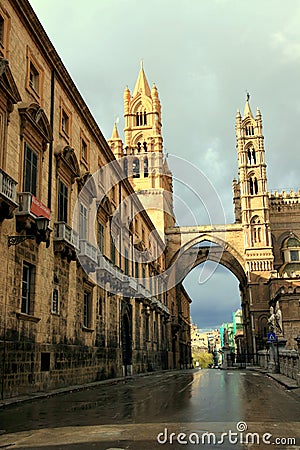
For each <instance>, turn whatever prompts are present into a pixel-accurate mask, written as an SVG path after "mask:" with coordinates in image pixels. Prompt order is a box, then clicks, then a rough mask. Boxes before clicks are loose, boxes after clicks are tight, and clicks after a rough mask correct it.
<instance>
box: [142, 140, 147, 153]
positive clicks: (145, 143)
mask: <svg viewBox="0 0 300 450" xmlns="http://www.w3.org/2000/svg"><path fill="white" fill-rule="evenodd" d="M143 148H144V152H145V153H147V142H143Z"/></svg>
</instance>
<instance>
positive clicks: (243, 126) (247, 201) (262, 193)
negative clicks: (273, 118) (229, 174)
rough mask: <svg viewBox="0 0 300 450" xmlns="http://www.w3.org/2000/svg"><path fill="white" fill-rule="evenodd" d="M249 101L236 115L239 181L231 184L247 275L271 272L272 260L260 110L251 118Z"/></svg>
mask: <svg viewBox="0 0 300 450" xmlns="http://www.w3.org/2000/svg"><path fill="white" fill-rule="evenodd" d="M249 97H250V96H249V94H247V100H246V104H245V109H244V115H243V117H242V116H241V114H240V112H239V111H238V112H237V115H236V139H237V152H238V181H236V180H234V182H233V191H234V203H235V214H236V222H241V224H242V227H243V232H244V246H245V257H246V262H247V272H248V274H249V273H251V272H270V271H271V270H273V260H274V257H273V253H272V242H271V230H270V210H269V193H268V190H267V175H266V163H265V148H264V137H263V134H262V117H261V113H260V111H259V109H257V111H256V116H255V117H254V116H253V114H252V111H251V108H250V103H249ZM238 194H239V195H238Z"/></svg>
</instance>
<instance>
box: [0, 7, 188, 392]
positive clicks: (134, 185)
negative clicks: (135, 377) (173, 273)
mask: <svg viewBox="0 0 300 450" xmlns="http://www.w3.org/2000/svg"><path fill="white" fill-rule="evenodd" d="M0 53H1V55H0V57H1V58H0V286H1V289H0V353H1V368H0V373H1V387H2V396H14V395H18V394H21V393H24V392H30V391H36V390H45V389H51V388H54V387H59V386H64V385H70V384H78V383H83V382H89V381H94V380H99V379H102V378H106V377H114V376H122V375H128V374H131V373H139V372H144V371H151V370H157V369H167V368H172V367H174V365H173V364H175V366H177V367H179V349H178V355H175V356H173V353H172V326H171V324H172V320H173V321H177V322H178V319H177V318H176V317H175V315H176V314H177V309H175V310H174V317H172V318H171V313H170V306H169V305H170V304H172V295H173V293H172V292H166V289H164V287H163V286H164V280H163V277H162V274H163V272H164V270H165V264H166V262H165V244H164V234H163V231H164V224H163V225H162V228H160V229H159V223H161V220H164V219H163V218H162V217H158V216H159V215H160V214H161V213H160V211H159V209H160V206H161V205H163V202H165V201H167V202H169V210H170V211H171V210H172V204H171V201H172V183H171V181H170V176H167V175H166V172H167V169H166V166H165V162H164V158H163V156H162V137H161V133H160V128H161V116H160V104H159V99H158V94H157V91H156V89H155V88H153V90H152V94H151V93H150V94H151V95H152V98H153V103H152V105H151V108H152V109H151V110H150V103H149V102H150V100H149V96H148V94H149V91H148V90H147V92H145V93H142V94H141V95H142V101H140V100H135V99H132V100H131V99H130V98H129V96H128V92H127V91H126V93H125V97H126V98H125V105H127V106H126V107H127V109H126V117H127V125H126V126H127V132H126V133H127V134H126V146H127V147H130V148H134V149H135V150H134V151H133V158H134V160H133V163H136V161H138V163H139V173H141V172H142V173H143V178H144V179H146V178H148V180H149V182H150V183H151V186H153V188H155V189H156V191H155V195H156V199H157V201H159V202H160V205H159V208H158V212H157V214H153V216H151V215H148V214H147V212H146V211H145V206H143V204H142V203H141V202H143V201H146V200H145V199H146V196H145V195H144V196H143V193H142V192H141V191H142V189H143V186H142V185H141V183H140V184H139V181H140V180H138V179H137V177H136V175H137V168H135V169H131V168H129V169H128V174H127V175H128V176H127V175H126V176H124V172H123V171H122V167H120V164H119V163H118V162H117V161H116V159H115V156H116V157H120V156H121V154H122V153H123V147H122V144H121V143H120V140H119V139H118V136H117V131H116V129H115V131H114V135H113V137H112V140H111V142H110V146H109V145H108V143H107V142H106V141H105V139H104V137H103V135H102V133H101V130H100V129H99V127H98V125H97V124H96V122H95V120H94V118H93V116H92V114H91V113H90V111H89V109H88V107H87V105H86V104H85V103H84V101H83V99H82V97H81V95H80V93H79V92H78V90H77V88H76V87H75V85H74V83H73V81H72V79H71V77H70V75H69V74H68V72H67V71H66V69H65V67H64V65H63V63H62V61H61V59H60V57H59V55H58V54H57V52H56V51H55V49H54V47H53V46H52V44H51V42H50V40H49V39H48V37H47V35H46V33H45V31H44V29H43V28H42V26H41V24H40V22H39V21H38V19H37V17H36V15H35V13H34V11H33V10H32V8H31V6H30V4H29V3H28V1H27V0H16V1H15V0H14V1H12V0H3V1H1V5H0ZM141 76H142V75H140V77H141ZM142 83H143V80H141V79H140V78H139V81H138V84H137V87H136V91H140V85H141V86H142ZM145 83H146V81H145ZM145 86H146V84H145ZM139 95H140V92H138V94H137V97H139ZM134 98H135V95H134ZM133 101H134V102H135V104H134V105H133V104H132V102H133ZM144 101H145V103H144ZM142 104H143V107H144V106H145V108H146V112H145V111H144V110H142V109H141V108H142ZM132 114H135V116H134V118H133V116H132ZM134 121H136V122H135V123H134ZM137 125H138V128H139V129H140V128H141V127H142V128H143V131H144V130H145V131H146V128H147V133H148V134H145V135H144V136H143V139H142V140H141V138H140V134H138V133H137V130H138V129H137V127H136V126H137ZM145 142H146V144H145ZM110 147H111V148H112V149H113V151H112V150H111V148H110ZM118 152H120V154H119V153H118ZM141 155H143V156H141ZM147 156H148V158H149V159H148V162H147ZM154 168H155V171H153V169H154ZM125 169H126V168H125V167H124V170H125ZM131 170H132V173H130V171H131ZM140 179H141V178H140ZM137 190H139V193H138V195H137V194H136V192H135V191H137ZM164 191H168V193H169V196H168V198H167V199H166V200H165V198H164ZM157 218H158V221H156V219H157ZM167 220H168V221H170V220H173V219H172V216H171V215H170V216H168V218H167V219H166V221H167ZM168 223H169V222H168ZM155 227H157V229H156V228H155ZM183 303H184V305H185V308H187V311H186V312H185V313H184V315H185V316H186V317H189V302H183ZM186 326H188V322H187V324H186ZM177 333H178V330H177ZM173 335H174V334H173ZM180 339H181V342H182V345H185V346H188V343H189V334H188V333H186V335H185V338H184V339H185V342H183V335H182V336H181V337H180ZM187 358H188V359H187V362H188V363H190V356H188V357H187Z"/></svg>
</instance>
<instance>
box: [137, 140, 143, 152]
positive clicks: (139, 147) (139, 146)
mask: <svg viewBox="0 0 300 450" xmlns="http://www.w3.org/2000/svg"><path fill="white" fill-rule="evenodd" d="M141 147H142V144H141V143H140V142H138V143H137V151H138V153H141Z"/></svg>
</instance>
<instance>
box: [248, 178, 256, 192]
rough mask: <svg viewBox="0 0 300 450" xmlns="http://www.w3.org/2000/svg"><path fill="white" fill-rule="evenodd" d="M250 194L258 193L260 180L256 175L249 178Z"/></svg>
mask: <svg viewBox="0 0 300 450" xmlns="http://www.w3.org/2000/svg"><path fill="white" fill-rule="evenodd" d="M249 190H250V195H254V194H258V181H257V178H256V177H254V178H253V177H250V178H249Z"/></svg>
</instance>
